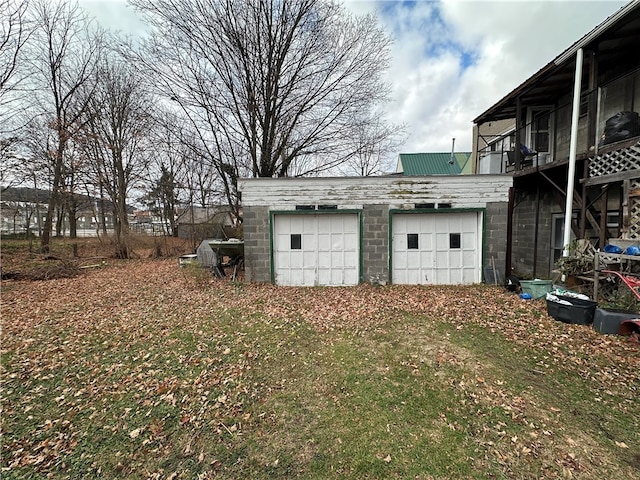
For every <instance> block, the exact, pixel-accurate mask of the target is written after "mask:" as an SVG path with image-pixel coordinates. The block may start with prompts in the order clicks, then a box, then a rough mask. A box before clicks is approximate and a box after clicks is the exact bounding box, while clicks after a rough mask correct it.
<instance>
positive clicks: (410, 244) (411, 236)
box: [407, 233, 418, 250]
mask: <svg viewBox="0 0 640 480" xmlns="http://www.w3.org/2000/svg"><path fill="white" fill-rule="evenodd" d="M407 248H408V249H409V250H417V249H418V234H417V233H407Z"/></svg>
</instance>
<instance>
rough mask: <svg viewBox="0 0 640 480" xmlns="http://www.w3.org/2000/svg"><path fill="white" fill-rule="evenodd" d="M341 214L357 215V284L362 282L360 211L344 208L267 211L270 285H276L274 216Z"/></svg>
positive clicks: (361, 223)
mask: <svg viewBox="0 0 640 480" xmlns="http://www.w3.org/2000/svg"><path fill="white" fill-rule="evenodd" d="M342 213H346V214H349V215H357V216H358V224H359V228H358V230H359V232H358V234H359V235H358V237H359V238H358V242H359V243H360V245H359V248H358V283H362V282H363V281H364V268H363V266H364V264H363V260H362V230H363V228H362V227H363V221H362V209H358V208H345V209H342V210H340V209H335V210H333V209H332V210H270V211H269V257H270V261H269V263H270V265H269V269H270V275H271V283H273V284H274V285H275V284H276V270H275V261H274V252H273V247H274V238H273V233H274V232H273V230H274V226H275V225H274V224H275V221H274V217H275V216H276V215H339V214H342Z"/></svg>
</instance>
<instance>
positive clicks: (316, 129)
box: [131, 0, 390, 207]
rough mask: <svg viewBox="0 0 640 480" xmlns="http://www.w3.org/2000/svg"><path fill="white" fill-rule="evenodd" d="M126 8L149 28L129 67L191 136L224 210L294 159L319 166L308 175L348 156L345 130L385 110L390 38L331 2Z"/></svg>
mask: <svg viewBox="0 0 640 480" xmlns="http://www.w3.org/2000/svg"><path fill="white" fill-rule="evenodd" d="M131 3H133V4H134V5H135V6H136V7H138V8H139V9H140V10H142V11H143V12H145V13H146V14H147V17H148V19H149V21H150V23H151V24H152V25H154V26H155V28H156V34H155V35H153V36H152V37H151V38H150V40H149V41H148V42H147V43H146V49H145V50H144V54H141V55H139V56H138V61H139V62H140V63H143V64H144V65H145V66H146V68H147V69H148V70H149V71H150V72H152V74H153V77H154V79H155V80H156V81H157V86H158V87H159V88H160V90H161V92H162V93H163V94H164V95H165V96H166V97H167V98H170V99H171V100H172V101H173V102H175V104H176V105H177V106H179V107H180V108H181V109H182V111H183V113H184V114H185V116H186V118H188V119H189V121H190V122H191V123H192V125H193V126H194V128H195V131H196V132H198V134H199V137H198V140H199V142H200V144H199V145H198V148H199V150H200V153H201V154H202V158H206V159H207V160H208V161H209V162H210V163H211V165H213V166H215V168H216V170H217V173H218V174H219V175H220V181H221V182H222V186H223V187H224V192H225V194H226V196H227V200H228V201H229V202H230V205H231V206H232V207H233V206H237V205H238V204H239V199H238V195H237V191H236V189H235V187H236V180H237V178H238V176H245V175H249V176H266V177H271V176H285V175H288V174H290V168H291V165H292V163H293V162H294V160H295V159H299V158H302V157H315V158H316V159H320V158H321V159H322V161H321V162H315V163H314V164H313V167H312V168H311V170H312V171H314V172H317V171H322V170H326V169H329V168H331V167H332V166H335V165H338V164H340V163H342V162H343V161H345V160H346V159H348V158H350V157H351V156H353V155H354V154H355V151H354V149H353V142H351V141H350V138H351V137H352V136H353V134H354V131H353V129H354V127H355V122H354V120H355V119H357V118H358V114H359V112H361V111H363V110H369V107H370V106H371V105H374V104H377V103H379V102H382V101H384V100H386V98H387V93H388V89H387V88H386V86H385V85H384V84H383V82H382V80H381V75H382V73H383V72H384V70H385V69H386V68H387V66H388V61H389V46H390V39H389V37H388V36H387V35H386V33H385V32H384V31H383V29H382V28H381V27H380V26H379V25H378V23H377V21H376V19H375V17H373V16H364V17H353V16H351V15H349V14H348V13H347V12H346V11H345V9H344V8H342V7H341V6H340V5H339V4H338V3H336V2H333V1H330V0H329V1H324V0H280V1H273V0H132V2H131ZM360 126H361V125H360ZM300 173H311V172H310V171H304V172H300Z"/></svg>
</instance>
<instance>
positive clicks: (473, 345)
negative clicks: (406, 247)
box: [1, 260, 640, 479]
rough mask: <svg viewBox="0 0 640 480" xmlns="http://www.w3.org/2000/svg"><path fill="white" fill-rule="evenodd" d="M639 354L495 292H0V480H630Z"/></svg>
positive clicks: (185, 284)
mask: <svg viewBox="0 0 640 480" xmlns="http://www.w3.org/2000/svg"><path fill="white" fill-rule="evenodd" d="M639 386H640V350H639V349H638V345H637V344H635V343H632V342H630V341H629V339H627V338H621V337H617V336H604V335H600V334H598V333H596V332H594V331H593V330H592V329H590V328H589V327H586V326H578V325H566V324H563V323H559V322H556V321H554V320H553V319H551V318H550V317H548V316H547V315H546V308H545V304H544V302H542V301H536V302H525V301H522V300H520V299H519V298H518V297H517V296H515V295H512V294H509V293H507V292H505V291H503V290H502V289H500V288H496V287H488V286H472V287H417V286H415V287H414V286H386V287H374V286H370V285H361V286H358V287H349V288H284V287H275V286H273V285H257V284H245V283H233V282H229V281H219V280H214V279H210V278H208V277H203V275H202V272H195V271H193V270H192V269H180V268H178V267H177V262H176V261H175V260H166V261H139V262H126V263H125V262H123V263H117V262H114V263H113V264H111V265H108V266H107V267H105V268H102V269H95V270H88V271H86V272H85V274H84V275H82V276H80V277H76V278H68V279H59V280H50V281H39V282H22V281H8V282H3V284H2V390H1V393H2V416H1V427H2V472H1V473H2V477H3V478H87V477H95V478H153V479H178V478H180V479H182V478H184V479H191V478H242V477H245V478H318V479H322V478H354V479H355V478H411V479H415V478H422V479H433V478H460V479H462V478H478V479H480V478H578V479H604V478H611V479H613V478H620V479H622V478H629V479H640V453H639V451H638V445H640V420H639V418H640V417H639V416H638V414H637V409H638V401H639V399H640V396H639V395H638V388H639Z"/></svg>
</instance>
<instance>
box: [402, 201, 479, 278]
mask: <svg viewBox="0 0 640 480" xmlns="http://www.w3.org/2000/svg"><path fill="white" fill-rule="evenodd" d="M391 228H392V234H391V241H392V248H391V279H392V282H393V283H398V284H438V285H455V284H471V283H478V282H480V281H481V280H482V213H481V212H480V211H464V212H455V211H450V210H447V211H443V212H433V213H422V212H419V211H414V212H412V213H392V222H391Z"/></svg>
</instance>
